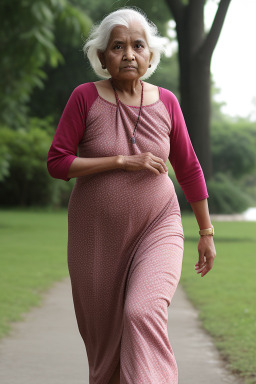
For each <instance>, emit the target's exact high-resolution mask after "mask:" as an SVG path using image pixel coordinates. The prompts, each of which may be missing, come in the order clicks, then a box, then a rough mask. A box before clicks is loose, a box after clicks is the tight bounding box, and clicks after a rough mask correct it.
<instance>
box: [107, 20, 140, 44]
mask: <svg viewBox="0 0 256 384" xmlns="http://www.w3.org/2000/svg"><path fill="white" fill-rule="evenodd" d="M127 39H132V40H144V41H145V42H146V34H145V30H144V28H143V26H142V25H141V24H140V23H138V22H137V23H133V25H131V26H129V27H128V28H127V27H125V26H124V25H117V26H116V27H114V28H113V29H112V31H111V34H110V37H109V43H111V42H112V41H115V40H118V41H124V42H125V41H126V40H127Z"/></svg>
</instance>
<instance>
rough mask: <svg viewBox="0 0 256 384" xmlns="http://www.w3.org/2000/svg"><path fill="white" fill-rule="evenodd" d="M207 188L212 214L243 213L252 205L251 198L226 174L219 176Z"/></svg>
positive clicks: (209, 182)
mask: <svg viewBox="0 0 256 384" xmlns="http://www.w3.org/2000/svg"><path fill="white" fill-rule="evenodd" d="M207 187H208V193H209V199H208V203H209V210H210V212H211V213H224V214H232V213H241V212H244V211H245V210H246V209H247V208H249V207H250V206H251V205H252V200H251V198H250V197H249V196H248V195H247V194H246V193H244V192H243V191H242V189H240V187H239V186H238V185H236V183H235V182H234V180H232V179H229V178H228V177H227V175H225V174H221V173H219V174H217V175H216V176H215V177H214V179H212V180H210V181H208V183H207Z"/></svg>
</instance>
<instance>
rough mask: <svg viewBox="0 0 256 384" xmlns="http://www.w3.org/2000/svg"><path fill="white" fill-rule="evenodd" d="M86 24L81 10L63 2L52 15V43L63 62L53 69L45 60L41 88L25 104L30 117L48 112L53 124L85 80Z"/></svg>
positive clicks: (89, 23)
mask: <svg viewBox="0 0 256 384" xmlns="http://www.w3.org/2000/svg"><path fill="white" fill-rule="evenodd" d="M90 27H91V21H90V19H89V18H88V17H87V16H86V14H85V11H83V10H80V9H79V8H74V6H70V5H67V6H66V7H65V8H63V9H62V11H61V12H59V14H58V15H57V16H56V20H55V44H56V47H57V49H58V51H59V52H60V53H61V55H62V57H63V61H62V63H60V65H59V66H58V67H57V68H52V67H51V66H50V65H48V64H47V63H46V65H45V66H44V67H43V71H44V72H45V73H46V75H47V77H46V79H45V81H44V87H43V89H41V88H38V87H37V88H35V89H34V91H33V93H32V97H31V101H30V103H29V107H30V115H31V116H38V117H41V118H44V117H45V116H48V115H52V116H54V123H55V125H56V124H57V123H58V120H59V118H60V116H61V113H62V111H63V109H64V107H65V105H66V103H67V100H68V98H69V96H70V94H71V92H72V91H73V89H74V88H75V87H76V86H78V85H79V84H82V83H84V82H87V66H86V63H85V60H84V54H83V52H82V43H83V40H84V39H85V37H87V35H88V33H89V28H90ZM88 67H89V64H88ZM42 105H43V106H44V108H42Z"/></svg>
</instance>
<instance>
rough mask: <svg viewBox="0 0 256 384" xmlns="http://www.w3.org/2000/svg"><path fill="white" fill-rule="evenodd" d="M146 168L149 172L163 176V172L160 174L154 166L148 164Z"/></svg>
mask: <svg viewBox="0 0 256 384" xmlns="http://www.w3.org/2000/svg"><path fill="white" fill-rule="evenodd" d="M146 168H147V169H148V170H149V171H152V172H154V173H155V174H156V175H160V174H161V172H159V171H158V169H156V168H155V167H153V166H152V165H150V164H147V165H146Z"/></svg>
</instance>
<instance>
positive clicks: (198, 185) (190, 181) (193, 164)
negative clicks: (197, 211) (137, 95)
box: [160, 88, 209, 203]
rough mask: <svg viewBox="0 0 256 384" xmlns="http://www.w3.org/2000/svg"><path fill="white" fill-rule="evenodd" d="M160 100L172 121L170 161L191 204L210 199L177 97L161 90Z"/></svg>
mask: <svg viewBox="0 0 256 384" xmlns="http://www.w3.org/2000/svg"><path fill="white" fill-rule="evenodd" d="M160 98H161V100H162V102H163V103H164V104H165V106H166V109H167V111H168V113H169V115H170V119H171V132H170V154H169V160H170V163H171V165H172V167H173V169H174V172H175V175H176V178H177V180H178V183H179V184H180V186H181V188H182V190H183V192H184V195H185V197H186V199H187V201H188V202H189V203H192V202H195V201H200V200H203V199H206V198H207V197H209V195H208V191H207V187H206V182H205V178H204V174H203V171H202V168H201V165H200V163H199V161H198V159H197V156H196V154H195V151H194V149H193V146H192V143H191V140H190V137H189V134H188V130H187V127H186V123H185V120H184V116H183V113H182V111H181V108H180V105H179V102H178V100H177V98H176V96H175V95H174V94H173V93H172V92H170V91H169V90H167V89H165V88H160Z"/></svg>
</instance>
